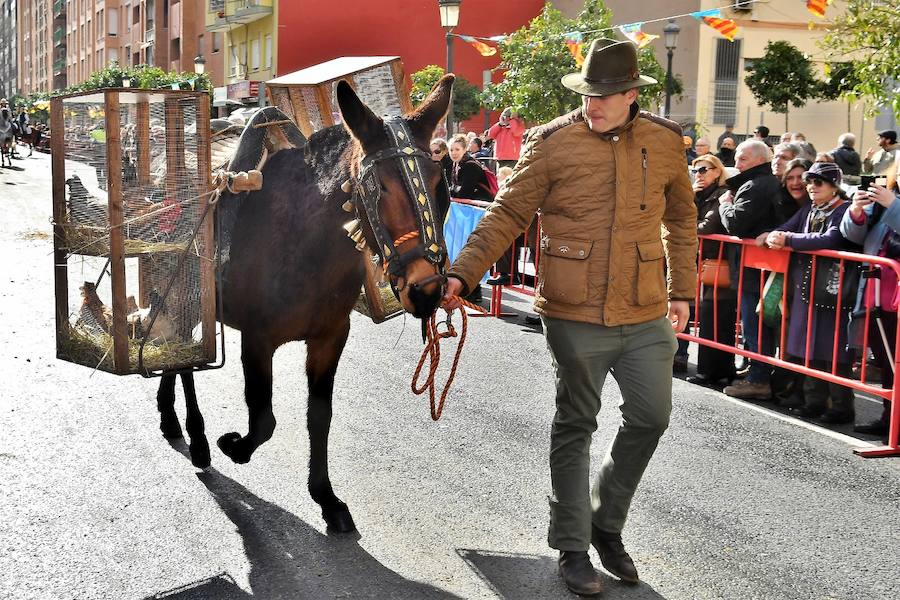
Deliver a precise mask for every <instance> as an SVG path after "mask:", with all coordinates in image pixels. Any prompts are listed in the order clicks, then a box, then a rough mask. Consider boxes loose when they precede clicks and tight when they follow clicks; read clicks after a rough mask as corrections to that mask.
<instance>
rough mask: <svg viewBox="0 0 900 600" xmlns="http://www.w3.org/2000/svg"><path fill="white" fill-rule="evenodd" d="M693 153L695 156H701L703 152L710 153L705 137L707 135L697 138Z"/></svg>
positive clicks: (707, 139) (707, 140)
mask: <svg viewBox="0 0 900 600" xmlns="http://www.w3.org/2000/svg"><path fill="white" fill-rule="evenodd" d="M694 153H695V154H696V155H697V156H703V155H704V154H710V146H709V138H707V137H699V138H697V141H696V142H694Z"/></svg>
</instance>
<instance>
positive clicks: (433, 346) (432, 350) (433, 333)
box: [412, 297, 487, 421]
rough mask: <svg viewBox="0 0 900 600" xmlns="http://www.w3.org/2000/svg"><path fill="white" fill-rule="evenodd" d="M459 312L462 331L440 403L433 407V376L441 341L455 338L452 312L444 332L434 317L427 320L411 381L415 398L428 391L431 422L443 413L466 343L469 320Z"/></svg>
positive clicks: (437, 362)
mask: <svg viewBox="0 0 900 600" xmlns="http://www.w3.org/2000/svg"><path fill="white" fill-rule="evenodd" d="M455 298H456V299H457V300H459V301H460V302H461V303H462V304H463V305H464V306H467V307H469V308H471V309H473V310H477V311H479V312H482V313H486V312H487V311H486V310H484V309H483V308H481V307H480V306H476V305H475V304H472V303H471V302H467V301H466V300H463V299H462V298H459V297H455ZM459 311H460V312H461V313H462V330H461V331H460V333H459V344H457V346H456V354H455V356H454V357H453V366H452V367H451V368H450V375H448V376H447V383H445V384H444V390H443V391H442V392H441V398H440V401H439V402H438V403H437V406H435V397H436V393H435V388H436V386H435V383H434V375H435V373H436V372H437V369H438V365H439V364H440V361H441V339H445V338H452V337H457V333H456V329H455V328H454V327H453V323H451V322H450V317H451V316H452V315H453V311H452V310H451V311H450V312H448V313H447V320H446V321H445V322H446V324H447V330H446V331H443V332H442V331H439V330H438V325H437V317H436V316H435V315H431V318H430V319H429V320H428V324H427V327H426V330H425V331H426V337H427V343H426V344H425V349H424V350H422V356H421V358H419V364H418V366H416V372H415V374H413V379H412V391H413V393H414V394H416V395H417V396H418V395H420V394H423V393H425V390H428V398H429V401H430V407H431V419H432V420H433V421H437V420H438V419H440V418H441V414H442V413H443V412H444V402H445V401H446V400H447V394H448V393H449V392H450V385H451V384H452V383H453V378H454V377H456V367H457V366H459V358H460V356H461V355H462V349H463V345H464V344H465V341H466V332H467V331H468V327H469V319H468V315H467V314H466V310H465V308H464V307H460V308H459ZM427 358H430V359H431V363H430V364H429V366H428V378H427V379H426V380H425V382H424V383H422V385H421V386H420V385H419V383H418V382H419V376H420V375H421V374H422V368H423V367H424V366H425V359H427Z"/></svg>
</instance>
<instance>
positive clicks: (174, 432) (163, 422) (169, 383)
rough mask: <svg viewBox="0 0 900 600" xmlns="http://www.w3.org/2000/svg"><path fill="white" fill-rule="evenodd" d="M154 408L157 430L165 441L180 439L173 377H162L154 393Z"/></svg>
mask: <svg viewBox="0 0 900 600" xmlns="http://www.w3.org/2000/svg"><path fill="white" fill-rule="evenodd" d="M156 408H157V410H159V430H160V431H162V434H163V437H164V438H166V439H167V440H176V439H178V438H180V437H181V425H180V424H179V423H178V415H177V414H175V375H163V376H162V377H160V379H159V390H158V391H157V392H156Z"/></svg>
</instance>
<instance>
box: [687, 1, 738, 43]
mask: <svg viewBox="0 0 900 600" xmlns="http://www.w3.org/2000/svg"><path fill="white" fill-rule="evenodd" d="M691 16H692V17H694V18H695V19H697V20H699V21H703V22H704V23H706V24H707V25H709V26H710V27H712V28H713V29H715V30H716V31H718V32H719V33H720V34H721V35H722V37H723V38H725V39H727V40H728V41H730V42H733V41H734V36H735V34H736V33H737V32H738V26H737V23H735V22H734V21H732V20H731V19H723V18H722V11H721V10H719V9H718V8H714V9H712V10H701V11H697V12H694V13H691Z"/></svg>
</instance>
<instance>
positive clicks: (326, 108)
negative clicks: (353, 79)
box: [316, 81, 334, 129]
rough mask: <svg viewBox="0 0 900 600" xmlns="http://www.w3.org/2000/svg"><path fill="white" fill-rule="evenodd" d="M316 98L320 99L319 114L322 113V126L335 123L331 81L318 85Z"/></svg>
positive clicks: (329, 125)
mask: <svg viewBox="0 0 900 600" xmlns="http://www.w3.org/2000/svg"><path fill="white" fill-rule="evenodd" d="M316 100H318V101H319V114H320V115H322V128H323V129H324V128H326V127H331V126H332V125H334V116H333V115H332V114H331V113H332V111H333V110H334V109H333V108H332V106H331V82H330V81H329V82H326V83H321V84H319V85H317V86H316Z"/></svg>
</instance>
